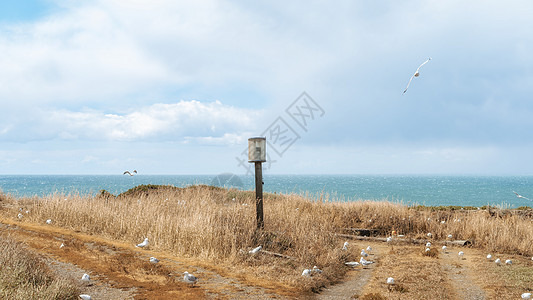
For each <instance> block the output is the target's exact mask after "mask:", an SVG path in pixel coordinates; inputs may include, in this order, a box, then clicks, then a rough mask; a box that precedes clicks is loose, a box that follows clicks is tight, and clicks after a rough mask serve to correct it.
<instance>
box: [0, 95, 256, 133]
mask: <svg viewBox="0 0 533 300" xmlns="http://www.w3.org/2000/svg"><path fill="white" fill-rule="evenodd" d="M260 114H261V112H260V111H258V110H250V109H242V108H237V107H232V106H228V105H223V104H222V103H221V102H220V101H214V102H209V103H203V102H200V101H195V100H192V101H180V102H178V103H172V104H165V103H157V104H153V105H150V106H147V107H140V108H138V109H136V110H131V111H129V112H127V113H123V114H118V113H106V112H103V111H97V110H92V109H86V110H83V111H69V110H64V109H62V110H51V111H42V112H39V115H36V116H34V120H33V121H29V122H28V120H24V121H23V122H21V121H20V120H19V121H18V123H17V124H15V125H10V126H11V128H12V132H11V134H6V133H5V132H6V131H8V130H7V127H6V129H5V130H3V134H0V137H2V136H3V137H4V140H7V141H10V140H14V141H19V142H20V141H25V142H27V141H32V140H66V141H76V140H90V141H147V140H152V141H154V140H157V141H168V140H174V141H187V142H190V141H196V142H198V143H203V142H207V143H212V142H213V141H217V143H221V144H227V143H229V144H232V143H235V141H236V140H239V137H240V136H241V135H242V134H245V133H247V132H248V131H253V130H254V129H255V126H256V125H255V121H256V120H257V119H258V118H259V117H260ZM18 126H20V127H21V128H17V127H18Z"/></svg>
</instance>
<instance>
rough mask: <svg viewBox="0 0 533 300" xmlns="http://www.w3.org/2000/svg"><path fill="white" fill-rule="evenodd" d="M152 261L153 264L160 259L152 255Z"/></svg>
mask: <svg viewBox="0 0 533 300" xmlns="http://www.w3.org/2000/svg"><path fill="white" fill-rule="evenodd" d="M150 262H151V263H153V264H157V263H158V262H159V259H157V258H155V257H150Z"/></svg>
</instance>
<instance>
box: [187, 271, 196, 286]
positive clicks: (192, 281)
mask: <svg viewBox="0 0 533 300" xmlns="http://www.w3.org/2000/svg"><path fill="white" fill-rule="evenodd" d="M183 281H185V282H186V283H190V284H191V285H194V284H195V283H196V282H197V281H198V278H196V276H194V275H192V274H189V272H187V271H185V272H184V273H183Z"/></svg>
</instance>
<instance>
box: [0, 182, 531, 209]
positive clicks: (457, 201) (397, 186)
mask: <svg viewBox="0 0 533 300" xmlns="http://www.w3.org/2000/svg"><path fill="white" fill-rule="evenodd" d="M263 181H264V188H263V189H264V191H265V192H270V193H274V192H276V193H296V194H306V195H308V196H309V197H311V198H313V199H321V196H323V197H325V196H327V197H328V198H329V199H330V200H335V201H360V200H374V201H380V200H387V201H394V202H402V203H404V204H408V205H427V206H440V205H446V206H447V205H458V206H477V207H479V206H483V205H487V204H489V205H498V206H502V207H509V208H516V207H520V206H529V207H533V201H531V200H528V199H525V198H518V197H517V196H516V195H515V194H514V193H513V191H516V192H517V193H519V194H520V195H522V196H524V197H526V198H529V199H533V176H442V175H438V176H429V175H270V174H265V175H264V179H263ZM140 184H163V185H173V186H177V187H185V186H189V185H193V184H209V185H216V186H223V185H226V186H233V187H236V188H239V189H242V190H253V189H254V177H253V175H248V176H245V175H241V176H238V175H233V174H220V175H135V176H128V175H0V191H2V192H3V193H4V194H10V195H13V196H15V197H32V196H45V195H49V194H53V193H62V194H77V193H79V194H96V193H98V192H99V191H100V190H103V189H105V190H107V191H108V192H110V193H112V194H115V195H116V194H119V193H121V192H124V191H126V190H128V189H130V188H132V187H135V186H137V185H140ZM322 199H323V198H322Z"/></svg>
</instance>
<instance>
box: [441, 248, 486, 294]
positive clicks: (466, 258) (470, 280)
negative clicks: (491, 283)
mask: <svg viewBox="0 0 533 300" xmlns="http://www.w3.org/2000/svg"><path fill="white" fill-rule="evenodd" d="M459 251H462V252H463V253H464V255H463V257H460V256H459V255H458V254H459ZM475 252H476V253H477V252H478V251H475V250H472V249H454V248H451V249H447V251H442V252H441V255H440V258H441V264H442V269H443V270H444V272H445V273H446V274H447V275H448V278H449V280H450V281H451V284H452V286H453V287H454V288H455V294H456V295H455V296H456V297H457V299H472V300H482V299H486V298H487V297H486V294H485V291H484V290H483V289H482V288H481V286H479V285H478V284H477V283H476V282H475V281H474V276H473V274H472V263H473V260H472V256H473V255H474V253H475Z"/></svg>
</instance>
